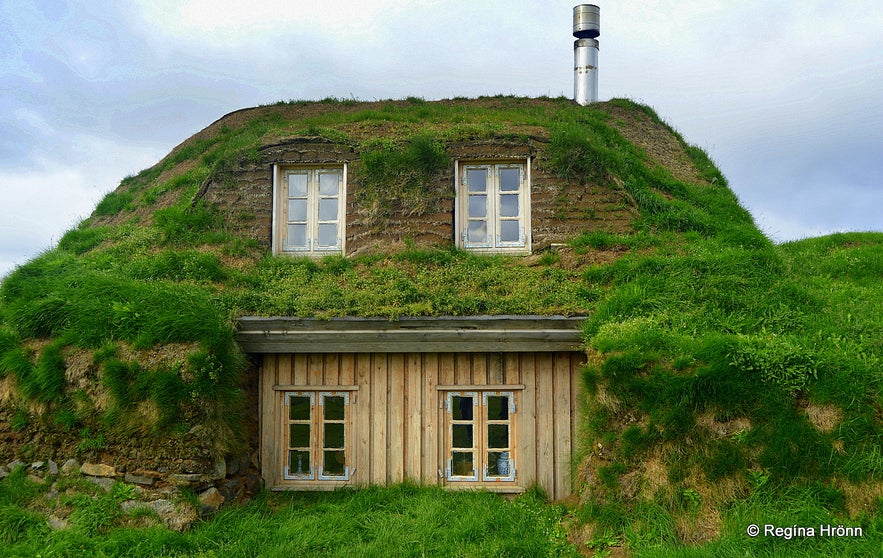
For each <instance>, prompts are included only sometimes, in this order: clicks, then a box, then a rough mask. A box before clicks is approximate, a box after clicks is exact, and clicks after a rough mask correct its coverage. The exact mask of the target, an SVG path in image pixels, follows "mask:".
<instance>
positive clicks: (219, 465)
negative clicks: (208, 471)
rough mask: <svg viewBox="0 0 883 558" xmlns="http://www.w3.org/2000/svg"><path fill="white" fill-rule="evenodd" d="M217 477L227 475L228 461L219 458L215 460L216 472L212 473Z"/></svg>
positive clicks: (220, 477)
mask: <svg viewBox="0 0 883 558" xmlns="http://www.w3.org/2000/svg"><path fill="white" fill-rule="evenodd" d="M212 476H213V477H214V478H215V479H222V478H224V477H226V476H227V462H226V461H224V460H223V459H218V460H217V461H215V466H214V474H213V475H212Z"/></svg>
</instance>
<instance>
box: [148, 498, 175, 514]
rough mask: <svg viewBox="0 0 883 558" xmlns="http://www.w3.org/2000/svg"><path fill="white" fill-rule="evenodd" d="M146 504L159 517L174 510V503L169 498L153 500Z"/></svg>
mask: <svg viewBox="0 0 883 558" xmlns="http://www.w3.org/2000/svg"><path fill="white" fill-rule="evenodd" d="M147 506H148V507H149V508H150V509H152V510H153V511H155V512H156V513H157V514H158V515H159V516H160V517H162V516H163V515H166V514H170V513H174V512H175V504H173V503H172V502H171V501H170V500H154V501H153V502H150V503H149V504H147Z"/></svg>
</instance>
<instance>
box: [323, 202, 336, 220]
mask: <svg viewBox="0 0 883 558" xmlns="http://www.w3.org/2000/svg"><path fill="white" fill-rule="evenodd" d="M319 220H320V221H337V198H320V199H319Z"/></svg>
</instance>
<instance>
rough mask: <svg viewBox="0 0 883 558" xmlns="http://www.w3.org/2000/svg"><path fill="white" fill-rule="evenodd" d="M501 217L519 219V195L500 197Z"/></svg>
mask: <svg viewBox="0 0 883 558" xmlns="http://www.w3.org/2000/svg"><path fill="white" fill-rule="evenodd" d="M500 217H518V194H504V195H502V196H500Z"/></svg>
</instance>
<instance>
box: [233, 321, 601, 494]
mask: <svg viewBox="0 0 883 558" xmlns="http://www.w3.org/2000/svg"><path fill="white" fill-rule="evenodd" d="M536 319H537V318H536V317H530V318H509V319H497V318H493V319H491V318H479V319H475V320H469V319H463V320H461V321H460V322H456V321H448V322H446V321H445V320H440V321H436V323H435V327H436V328H439V331H440V332H439V339H443V338H446V337H447V336H449V335H450V333H451V331H452V330H460V331H462V332H463V333H464V335H465V336H466V337H467V338H469V337H472V339H473V340H472V341H469V340H468V339H467V340H464V342H463V343H462V344H463V345H464V346H466V347H469V348H468V349H466V350H456V351H455V350H451V348H452V346H451V345H448V346H447V348H448V350H445V351H434V350H432V348H433V347H435V346H437V344H434V343H433V342H432V340H431V339H429V340H424V344H425V347H424V344H421V343H416V344H411V345H410V347H411V350H410V351H401V350H372V351H366V352H345V351H336V350H335V351H333V352H331V351H328V352H308V351H315V349H311V348H310V347H314V346H315V345H312V343H315V342H316V336H315V333H316V331H317V329H318V330H324V331H335V330H337V336H336V337H337V339H338V342H340V343H345V341H346V338H347V337H348V335H349V334H348V333H347V332H362V335H366V336H367V337H370V338H372V339H373V341H372V343H375V344H378V343H379V344H378V345H377V346H376V349H384V348H387V347H384V345H383V342H384V340H383V339H380V338H378V330H383V329H393V330H395V331H397V332H399V333H401V331H402V330H401V329H400V328H399V326H401V325H402V323H401V322H389V321H379V322H377V323H373V324H369V323H367V322H368V321H358V320H356V323H353V320H342V321H340V322H339V323H337V324H334V321H330V322H329V321H324V322H322V323H321V324H320V325H318V326H317V327H313V326H314V325H316V324H312V323H309V321H307V322H306V323H305V322H304V321H297V323H298V324H300V326H299V327H292V328H290V329H288V330H286V331H288V332H291V333H286V334H285V336H284V337H289V339H288V341H289V345H288V350H286V351H282V350H280V349H281V348H282V347H281V344H284V341H285V340H284V339H282V337H279V336H281V335H282V334H281V333H277V338H275V339H269V338H267V337H266V336H264V341H268V342H270V344H269V345H264V347H268V348H270V349H271V350H272V352H264V354H263V361H262V365H261V371H260V389H261V397H260V413H261V467H262V474H263V477H264V481H265V484H266V486H267V487H269V488H271V489H274V490H325V489H331V488H335V487H339V486H343V485H368V484H389V483H394V482H399V481H402V480H406V479H407V480H413V481H417V482H422V483H427V484H442V485H445V486H448V487H451V488H460V489H477V488H481V489H487V490H492V491H499V492H520V491H523V490H524V489H525V488H527V487H528V486H530V485H532V484H534V483H536V484H538V485H540V486H541V487H542V488H543V489H544V490H545V491H546V492H547V493H548V494H549V495H550V496H552V497H555V498H561V497H564V496H566V495H568V494H570V492H571V490H572V487H571V470H572V466H573V460H574V456H575V453H576V452H575V450H576V447H575V445H576V440H577V439H578V436H577V430H576V429H577V427H578V425H579V420H578V413H579V408H580V404H579V401H580V395H579V394H580V380H579V370H580V367H581V366H582V364H583V362H584V361H585V355H584V354H583V353H581V352H579V351H575V350H573V349H574V348H575V347H576V346H578V344H579V330H578V329H576V327H574V326H575V325H576V324H578V323H579V320H572V319H567V318H564V320H570V321H566V322H561V321H557V322H556V321H554V319H552V318H539V320H540V322H542V321H543V320H549V321H548V323H547V325H550V326H553V327H552V329H546V330H544V329H543V328H541V327H539V325H538V324H539V323H540V322H536V321H535V320H536ZM257 320H258V321H260V320H264V323H263V324H262V325H261V326H260V327H258V325H257V323H258V322H255V321H252V322H250V323H248V324H241V326H240V327H241V330H240V334H239V335H238V338H239V339H240V344H242V345H243V346H244V347H245V350H248V351H250V352H263V351H259V350H257V348H259V347H261V345H260V344H254V343H255V339H254V337H253V336H251V334H248V333H242V330H243V329H245V330H249V329H251V330H252V331H253V332H254V331H256V330H260V329H261V327H266V326H270V325H272V326H279V325H280V324H279V322H278V321H277V322H275V323H271V320H272V319H257ZM276 320H278V319H276ZM432 321H433V320H429V319H419V320H410V321H409V320H405V324H406V325H407V326H408V327H405V328H404V330H405V331H418V332H421V335H424V336H426V335H428V336H429V337H432V330H431V329H428V328H429V327H430V326H429V325H427V324H429V323H430V322H432ZM381 322H382V323H381ZM467 323H468V324H469V327H470V329H469V330H461V329H460V328H459V327H457V326H460V325H464V324H467ZM452 324H453V325H454V326H455V327H453V328H451V327H449V326H451V325H452ZM563 324H567V325H568V326H569V328H567V329H569V334H570V341H569V342H567V343H565V342H564V341H563V339H558V341H556V343H550V342H549V341H548V339H549V335H550V334H549V332H550V331H559V332H560V331H562V330H563V329H565V328H564V327H563ZM288 325H289V326H292V325H294V322H293V321H292V322H290V323H288ZM424 325H426V327H423V326H424ZM530 327H533V328H534V329H533V331H535V332H538V333H539V335H538V336H537V337H536V338H535V340H534V341H533V342H525V341H524V339H525V335H526V334H524V332H525V331H527V330H528V329H529V328H530ZM507 330H508V331H510V332H512V333H514V334H515V335H513V336H512V337H511V338H510V341H509V342H508V343H506V342H505V341H502V343H503V344H502V348H503V349H504V350H501V349H500V347H501V345H497V346H496V347H495V349H494V350H492V351H489V350H485V351H478V350H474V348H473V347H474V346H475V345H474V343H475V341H474V339H476V338H479V339H480V338H481V337H482V335H481V333H479V332H482V331H483V332H485V333H486V334H487V332H488V331H496V333H491V334H490V335H492V336H496V338H500V339H502V338H505V337H506V335H505V334H502V337H500V336H501V334H500V333H499V332H500V331H507ZM263 331H264V332H265V333H266V334H267V335H270V337H272V334H270V333H269V332H270V331H273V330H272V329H264V330H263ZM276 331H277V332H281V331H282V330H281V329H277V330H276ZM468 332H471V333H472V336H470V335H468ZM544 332H545V333H544ZM519 333H521V335H519ZM355 335H358V334H355ZM556 335H557V334H556ZM553 336H554V335H553ZM380 337H382V335H381V336H380ZM298 338H300V339H298ZM249 339H250V340H249ZM304 340H310V343H305V344H301V341H304ZM387 341H389V343H390V344H389V345H388V347H392V348H394V349H395V348H399V345H398V343H399V342H401V339H398V338H397V337H396V336H392V337H390V338H388V339H387ZM249 343H252V344H251V345H249ZM558 343H562V344H558ZM568 343H569V344H568ZM491 344H493V343H491ZM248 347H250V349H249V348H248ZM562 347H566V348H567V349H568V350H562ZM326 348H328V349H335V348H340V347H337V346H331V347H326ZM427 348H428V350H426V349H427ZM415 349H416V350H419V352H415ZM519 349H522V350H519ZM523 349H529V350H523Z"/></svg>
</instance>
